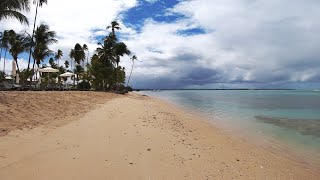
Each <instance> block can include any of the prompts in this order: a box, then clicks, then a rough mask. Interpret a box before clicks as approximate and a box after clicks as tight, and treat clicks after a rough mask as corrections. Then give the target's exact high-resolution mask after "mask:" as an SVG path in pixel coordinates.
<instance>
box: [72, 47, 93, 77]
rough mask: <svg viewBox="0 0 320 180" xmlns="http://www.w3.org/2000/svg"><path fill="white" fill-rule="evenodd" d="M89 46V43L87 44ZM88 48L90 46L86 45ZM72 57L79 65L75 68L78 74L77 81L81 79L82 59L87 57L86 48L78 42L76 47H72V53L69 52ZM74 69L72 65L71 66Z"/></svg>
mask: <svg viewBox="0 0 320 180" xmlns="http://www.w3.org/2000/svg"><path fill="white" fill-rule="evenodd" d="M85 46H87V45H85ZM86 48H88V47H86ZM69 56H70V58H71V59H74V61H75V62H76V63H77V65H75V69H74V73H75V74H76V75H77V81H79V74H80V73H82V72H83V70H80V69H82V67H81V66H80V64H81V61H84V60H85V59H86V55H85V53H84V48H83V47H82V46H81V45H80V44H79V43H77V44H76V45H75V46H74V49H71V51H70V54H69ZM71 69H72V67H71Z"/></svg>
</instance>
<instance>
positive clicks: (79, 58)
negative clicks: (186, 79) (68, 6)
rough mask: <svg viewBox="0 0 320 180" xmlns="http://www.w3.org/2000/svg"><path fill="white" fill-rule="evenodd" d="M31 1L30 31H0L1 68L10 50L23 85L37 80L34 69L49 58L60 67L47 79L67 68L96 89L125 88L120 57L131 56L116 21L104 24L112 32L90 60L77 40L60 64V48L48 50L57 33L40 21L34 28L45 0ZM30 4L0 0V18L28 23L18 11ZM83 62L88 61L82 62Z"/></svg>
mask: <svg viewBox="0 0 320 180" xmlns="http://www.w3.org/2000/svg"><path fill="white" fill-rule="evenodd" d="M33 3H34V5H35V6H36V12H35V16H34V24H33V31H32V33H28V32H19V33H17V32H15V31H14V30H5V31H4V32H1V33H0V60H1V58H3V59H4V69H5V60H6V58H7V54H8V53H9V54H10V55H11V56H12V58H13V61H15V64H16V69H17V73H18V74H19V75H20V79H21V81H22V84H27V79H28V78H29V79H33V78H34V79H35V80H37V79H38V78H39V77H37V73H36V70H35V69H38V68H42V67H45V66H46V64H42V63H43V62H44V60H46V59H49V64H50V66H51V67H52V68H55V69H59V73H53V74H52V76H51V79H47V81H50V80H51V81H52V82H54V80H53V79H55V78H57V77H58V75H59V74H62V73H65V72H67V71H69V72H72V73H74V74H76V77H75V80H76V81H79V80H82V81H83V82H90V84H91V85H92V86H93V88H95V89H96V90H104V91H108V90H118V89H120V88H124V87H125V80H126V74H125V68H124V67H121V66H120V65H119V63H120V61H121V58H122V57H123V56H130V55H131V54H132V53H131V51H130V50H129V49H128V47H127V46H126V44H125V43H123V42H121V41H120V40H119V38H118V37H117V33H116V32H117V31H119V30H121V28H120V25H119V23H118V22H117V21H113V22H111V24H110V26H108V27H107V29H111V32H110V34H108V35H107V36H106V37H104V38H103V39H102V40H101V42H100V43H98V45H99V47H98V48H97V49H96V50H95V52H94V54H93V55H92V57H91V58H90V60H91V63H89V61H88V60H89V49H88V46H87V45H86V44H83V45H81V44H79V43H76V44H75V46H74V48H72V49H71V50H70V53H69V58H71V59H72V60H71V61H70V63H69V61H64V63H60V60H61V59H62V57H63V56H64V54H63V52H62V50H60V49H58V50H57V51H53V50H51V49H50V45H52V44H54V43H57V42H58V40H57V34H56V32H55V31H52V30H50V27H49V26H48V25H46V24H40V25H39V26H37V27H36V20H37V16H38V8H39V7H42V6H43V5H44V4H47V0H35V1H34V2H33ZM30 4H31V3H30V2H29V0H2V1H1V2H0V21H1V20H3V19H8V18H15V19H17V20H19V21H20V22H21V23H25V24H27V25H29V21H28V19H27V18H26V17H25V16H24V15H23V14H22V13H21V11H29V10H30ZM22 53H28V55H29V56H28V66H27V68H26V69H20V66H19V60H18V59H19V57H20V56H21V54H22ZM130 59H131V60H132V69H131V71H130V76H129V78H128V81H127V85H128V84H129V82H130V78H131V74H132V70H133V67H134V62H135V61H136V60H137V57H136V56H135V55H133V56H132V57H131V58H130ZM85 61H87V62H86V63H85ZM73 64H74V65H73ZM69 67H70V68H69ZM85 68H86V71H85ZM68 69H70V70H68ZM4 75H5V72H4V71H3V72H0V81H1V79H3V77H4ZM59 80H60V79H59Z"/></svg>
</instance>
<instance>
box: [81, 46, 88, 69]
mask: <svg viewBox="0 0 320 180" xmlns="http://www.w3.org/2000/svg"><path fill="white" fill-rule="evenodd" d="M82 49H83V51H87V52H88V55H87V63H88V58H89V48H88V46H87V45H86V44H83V46H82ZM82 66H83V69H84V61H83V64H82Z"/></svg>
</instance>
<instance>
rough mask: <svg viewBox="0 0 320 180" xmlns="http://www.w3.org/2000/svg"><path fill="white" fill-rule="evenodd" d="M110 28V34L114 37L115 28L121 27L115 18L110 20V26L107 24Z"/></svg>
mask: <svg viewBox="0 0 320 180" xmlns="http://www.w3.org/2000/svg"><path fill="white" fill-rule="evenodd" d="M110 28H111V31H112V35H113V36H114V37H115V36H116V33H115V30H120V29H121V28H120V26H119V23H118V22H117V21H116V20H115V21H112V22H111V25H110V26H107V29H110Z"/></svg>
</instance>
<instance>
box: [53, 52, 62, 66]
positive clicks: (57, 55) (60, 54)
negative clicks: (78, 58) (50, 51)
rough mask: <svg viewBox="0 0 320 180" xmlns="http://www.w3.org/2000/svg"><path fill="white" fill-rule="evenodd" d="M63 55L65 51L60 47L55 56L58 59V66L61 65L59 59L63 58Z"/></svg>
mask: <svg viewBox="0 0 320 180" xmlns="http://www.w3.org/2000/svg"><path fill="white" fill-rule="evenodd" d="M62 56H63V52H62V51H61V50H60V49H58V52H57V53H56V54H55V56H54V59H55V60H56V61H58V63H57V64H58V66H60V65H59V60H60V59H61V58H62Z"/></svg>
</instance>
